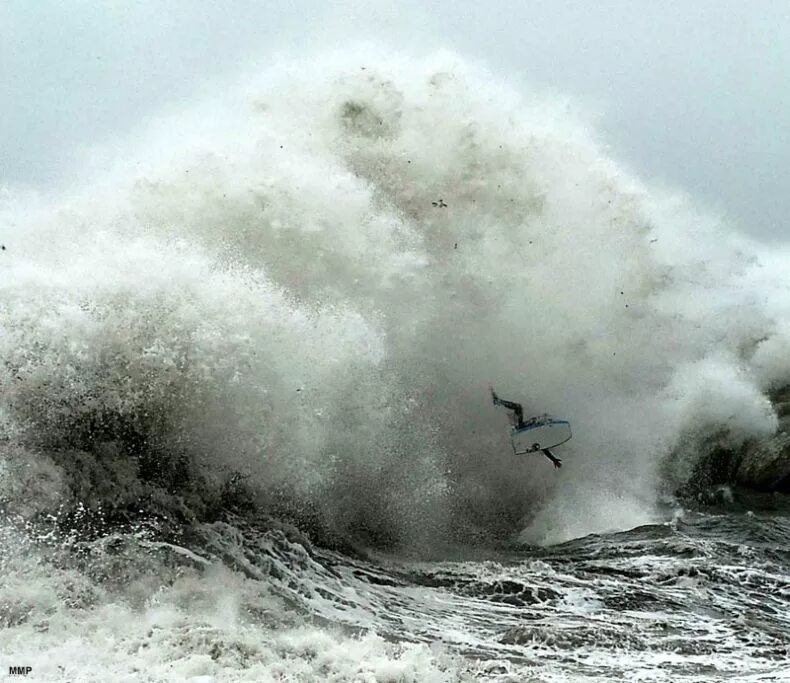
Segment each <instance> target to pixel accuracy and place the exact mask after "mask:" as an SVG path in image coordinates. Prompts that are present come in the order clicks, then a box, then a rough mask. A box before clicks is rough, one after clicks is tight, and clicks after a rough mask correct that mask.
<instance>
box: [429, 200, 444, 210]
mask: <svg viewBox="0 0 790 683" xmlns="http://www.w3.org/2000/svg"><path fill="white" fill-rule="evenodd" d="M431 206H436V207H438V208H440V209H446V208H447V204H446V203H445V201H444V199H441V198H440V199H439V201H438V202H431Z"/></svg>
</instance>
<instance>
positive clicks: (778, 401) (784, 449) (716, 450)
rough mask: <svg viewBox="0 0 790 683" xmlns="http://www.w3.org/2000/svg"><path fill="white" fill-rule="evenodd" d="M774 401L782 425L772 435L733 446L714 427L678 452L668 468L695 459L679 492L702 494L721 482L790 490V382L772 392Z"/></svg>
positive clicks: (678, 466)
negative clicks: (687, 447) (789, 384)
mask: <svg viewBox="0 0 790 683" xmlns="http://www.w3.org/2000/svg"><path fill="white" fill-rule="evenodd" d="M771 401H772V402H773V404H774V407H775V408H776V412H777V414H778V415H779V428H778V430H777V432H776V434H774V435H773V436H770V437H768V438H766V439H760V440H757V441H750V442H747V443H745V444H744V445H743V446H741V447H738V448H732V447H731V446H730V445H728V441H727V439H726V437H725V436H724V435H722V434H716V433H715V432H714V431H711V432H709V433H708V435H707V436H705V437H701V438H700V439H699V440H695V444H694V445H690V446H689V448H690V450H689V449H684V452H678V453H675V454H674V457H673V458H670V463H669V464H670V468H668V470H667V472H670V470H672V471H674V472H675V473H677V472H678V471H682V470H683V467H682V465H681V463H682V462H689V461H691V462H696V464H695V465H694V467H693V470H692V471H691V472H687V473H686V475H685V476H683V479H684V480H685V481H683V482H682V484H681V486H680V488H679V490H678V493H680V494H681V495H693V496H699V495H700V494H706V493H707V492H709V491H710V489H711V487H716V486H718V485H721V484H732V485H736V486H740V487H743V488H748V489H753V490H756V491H769V492H779V493H790V386H787V387H783V388H782V389H781V390H779V391H776V392H774V393H772V395H771ZM700 453H702V455H701V456H700V455H699V454H700ZM669 479H670V481H671V480H673V479H675V481H677V479H676V478H674V477H671V476H670V477H669Z"/></svg>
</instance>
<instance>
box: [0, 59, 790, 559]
mask: <svg viewBox="0 0 790 683" xmlns="http://www.w3.org/2000/svg"><path fill="white" fill-rule="evenodd" d="M99 156H103V158H104V159H105V161H104V162H101V163H100V164H99V167H100V169H101V170H100V172H92V173H91V175H90V177H86V178H85V179H84V180H83V181H81V182H79V183H77V184H75V187H74V188H73V189H72V190H71V191H70V192H68V193H67V194H64V195H62V196H58V197H56V198H40V199H39V200H36V201H32V200H29V199H25V200H23V199H21V198H19V197H18V196H16V195H15V194H14V193H13V192H12V191H8V192H6V195H5V198H4V202H3V209H2V212H3V219H4V220H3V221H2V225H3V227H2V228H0V238H1V239H2V242H3V244H4V245H5V246H6V250H4V251H3V252H0V258H2V263H0V283H2V300H1V301H0V325H1V326H2V329H1V330H0V331H1V333H2V334H1V335H0V355H2V358H3V364H2V366H1V367H0V386H1V387H2V399H0V421H1V422H2V429H3V435H4V436H3V444H2V448H3V451H4V454H5V462H6V466H5V475H4V477H5V479H4V482H3V487H4V488H3V495H4V499H5V500H6V501H7V503H6V507H7V508H8V509H14V510H17V511H19V510H23V511H24V515H25V517H26V519H33V518H35V517H36V515H41V514H47V513H51V512H52V511H53V510H55V509H59V507H60V506H63V505H65V506H67V507H69V506H70V507H72V508H73V507H74V506H75V505H76V504H77V503H79V504H81V505H83V506H85V507H86V508H87V509H89V510H91V511H92V512H94V513H96V512H97V510H99V508H101V510H102V511H103V512H102V514H103V515H105V516H107V515H109V516H110V517H113V516H114V517H113V519H122V520H127V521H128V520H130V519H132V518H134V517H135V515H137V514H138V512H137V511H136V510H137V509H138V508H139V500H140V499H141V497H146V500H147V501H150V502H148V503H146V505H150V506H151V508H149V509H147V510H146V512H147V513H150V512H151V509H153V510H155V511H157V512H158V513H161V514H163V515H164V514H165V513H167V514H173V513H174V508H178V509H179V510H180V512H179V514H181V516H182V517H183V518H184V519H190V518H191V517H190V515H196V516H197V517H198V518H203V517H206V516H211V515H212V514H216V511H217V510H218V509H222V507H223V506H224V505H225V504H226V503H227V501H228V500H230V499H231V498H233V499H234V500H236V502H238V500H237V499H238V498H239V496H241V494H240V493H239V491H240V490H241V489H243V490H244V495H243V498H244V500H245V501H246V504H247V505H250V506H252V507H254V508H255V509H258V510H266V511H268V512H270V513H274V514H275V515H277V516H283V515H285V516H287V517H288V518H289V519H292V520H295V521H296V522H297V523H298V524H299V525H302V526H305V525H306V526H309V527H310V528H311V529H314V530H315V529H318V530H321V532H322V533H324V534H326V535H328V536H331V537H334V538H343V539H349V538H350V539H355V540H358V541H361V542H363V543H366V544H373V545H381V546H386V547H404V548H405V547H408V548H409V549H411V550H416V551H419V550H420V549H423V550H424V549H426V548H429V547H432V548H435V547H436V544H438V543H447V542H449V543H456V542H459V541H463V542H468V541H470V540H476V541H480V540H485V539H489V540H490V539H491V538H492V537H493V538H507V537H510V536H511V535H512V534H514V533H518V532H520V533H521V538H522V540H525V541H529V542H551V541H560V540H564V539H568V538H572V537H576V536H579V535H582V534H584V533H589V532H594V531H599V530H603V529H616V528H627V527H630V526H633V525H634V524H635V523H639V522H647V521H649V520H651V519H653V518H654V517H655V514H656V500H657V497H658V495H659V493H660V491H661V483H662V480H661V475H660V473H659V472H660V470H659V464H660V462H661V461H662V458H663V457H664V456H666V454H667V453H669V452H670V451H672V450H673V449H676V448H677V447H678V446H679V445H682V444H683V443H685V442H686V441H687V440H688V439H689V438H690V435H693V434H694V433H697V432H699V431H701V430H707V429H710V428H711V426H713V427H715V428H717V429H720V430H724V432H726V434H727V435H728V438H731V439H732V440H733V441H734V442H739V441H743V440H745V439H747V438H750V437H756V436H764V435H768V434H770V433H772V432H773V431H774V430H775V429H776V425H777V418H776V416H775V414H774V411H773V409H772V407H771V404H770V401H769V400H768V399H767V397H766V391H768V390H769V389H770V388H771V387H772V386H775V385H776V384H777V383H778V382H782V381H787V379H788V378H790V361H788V356H787V354H786V353H784V350H786V348H787V345H788V343H790V341H789V340H790V334H788V328H787V325H786V323H785V322H782V320H783V319H782V315H784V314H785V313H786V307H787V300H788V298H787V295H786V291H785V290H784V289H783V288H782V286H781V284H780V283H781V279H780V278H779V277H778V276H777V275H776V273H777V272H780V267H779V265H774V261H776V262H777V263H778V259H776V258H775V257H774V259H773V261H772V260H771V258H763V257H762V256H761V255H760V254H758V253H757V250H756V248H755V247H753V246H752V245H749V244H748V243H747V242H746V241H745V240H743V239H740V238H738V237H736V236H735V235H732V234H730V233H728V232H726V231H725V230H724V229H723V228H722V226H721V225H720V224H719V223H718V222H717V221H716V220H714V219H712V218H710V217H707V216H705V215H702V214H701V213H699V212H697V211H695V210H694V209H693V208H691V207H690V206H689V205H688V203H687V202H686V201H685V200H684V199H683V198H681V197H678V196H675V195H671V194H668V193H662V192H656V191H652V190H650V189H649V188H646V187H645V186H643V185H642V184H640V183H639V182H638V181H636V180H635V179H634V178H632V177H630V176H629V175H628V173H627V172H626V171H624V170H623V169H622V168H621V167H619V166H618V165H617V164H616V163H614V162H613V161H612V160H611V159H609V158H608V157H607V155H606V152H605V149H604V148H603V147H602V146H601V145H600V144H599V143H597V142H596V141H595V139H594V136H593V135H592V134H591V133H590V132H589V131H588V129H587V128H586V127H585V125H584V124H583V123H582V122H580V121H578V120H576V119H575V118H574V117H573V116H572V115H571V114H569V113H568V112H567V106H566V105H565V104H564V103H562V102H556V101H552V100H547V99H540V98H536V97H533V96H529V97H526V96H522V95H520V94H518V93H516V92H515V91H513V90H511V89H509V88H508V87H507V86H506V85H504V84H498V83H497V82H496V81H495V79H493V78H492V77H491V76H490V74H487V73H485V72H483V71H481V70H479V69H477V68H476V67H474V66H471V65H469V64H466V63H464V62H463V61H462V60H461V59H459V58H458V57H455V56H453V55H447V54H441V55H437V56H434V57H431V58H427V59H422V60H410V59H407V58H403V57H397V56H393V55H386V54H371V53H369V52H368V53H362V52H359V53H353V54H351V55H350V56H349V54H346V55H344V56H338V55H324V56H322V57H321V59H319V60H315V61H313V62H298V63H285V62H284V63H282V64H279V65H277V66H274V67H272V69H271V70H270V71H268V72H267V73H265V74H263V75H261V76H258V77H256V78H253V79H250V80H248V81H246V82H244V83H243V84H242V85H240V86H239V87H237V88H234V89H231V90H230V92H229V93H226V94H224V95H221V96H217V97H216V99H214V100H212V101H205V102H202V103H200V104H199V105H196V106H194V107H192V108H185V109H184V110H183V111H180V112H178V113H177V114H172V115H170V116H168V117H164V118H163V119H162V120H159V121H157V122H155V123H153V124H151V126H150V127H149V128H148V129H147V130H146V131H145V132H144V133H142V134H140V136H139V139H135V140H132V141H130V142H129V143H128V144H126V145H119V146H118V148H116V149H107V150H103V151H102V152H101V154H99ZM108 159H109V161H107V160H108ZM102 164H103V165H102ZM785 319H786V318H785ZM489 382H492V383H493V384H495V385H496V387H497V389H498V391H499V393H500V394H501V395H503V396H507V397H509V398H510V397H512V398H514V399H520V400H523V401H524V403H525V405H526V406H527V411H528V412H529V411H534V412H536V413H537V412H544V411H547V412H551V413H554V414H559V415H564V416H568V417H569V418H570V419H571V420H572V422H573V424H574V431H575V437H574V439H573V441H572V442H571V443H570V444H569V446H568V447H567V448H565V449H564V451H563V453H564V455H565V460H566V467H565V468H564V469H563V470H562V472H561V476H555V475H554V473H553V472H551V471H549V470H550V468H549V467H548V463H545V462H529V463H521V462H519V463H514V461H513V458H512V454H511V452H510V451H509V445H508V436H507V428H506V421H505V417H504V415H503V414H502V413H501V411H499V412H498V411H497V409H495V408H494V407H493V406H491V405H490V400H489V398H488V394H487V390H486V387H487V384H488V383H489ZM31 491H33V493H32V494H31ZM234 496H235V498H234ZM175 498H178V501H179V502H178V504H177V505H176V504H175V503H174V502H173V501H174V499H175ZM569 500H572V501H573V504H572V505H568V501H569ZM179 506H180V507H179Z"/></svg>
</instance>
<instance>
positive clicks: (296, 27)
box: [0, 0, 790, 241]
mask: <svg viewBox="0 0 790 683" xmlns="http://www.w3.org/2000/svg"><path fill="white" fill-rule="evenodd" d="M354 39H363V40H365V39H366V40H375V39H380V40H384V41H385V42H386V43H387V44H388V45H389V46H390V47H403V48H404V49H406V50H410V51H424V50H426V49H431V48H434V47H450V48H454V49H456V50H458V51H459V52H460V53H461V54H463V55H468V56H470V57H473V58H475V59H479V60H483V61H484V62H486V63H487V64H488V65H489V66H490V67H491V68H492V69H493V70H494V71H497V72H499V73H501V74H503V76H505V77H506V78H509V79H511V80H513V79H515V80H522V81H523V82H524V83H525V84H529V85H535V86H539V87H540V88H548V89H551V90H555V91H558V92H562V93H565V94H569V95H571V96H573V97H575V98H577V99H579V100H580V101H581V102H583V103H585V105H586V106H588V107H589V108H590V110H591V111H593V112H598V113H600V114H601V118H600V124H599V129H600V130H601V132H602V133H603V137H604V139H605V140H606V141H608V142H609V143H610V145H611V147H612V153H613V155H614V156H615V157H616V158H618V159H621V160H623V161H625V162H626V163H627V164H628V165H629V166H630V167H631V168H633V169H634V170H635V171H636V172H637V173H638V174H639V175H640V176H641V177H643V178H645V179H647V180H651V179H656V180H659V181H663V182H665V183H667V184H669V185H671V186H676V187H680V188H682V189H685V190H686V191H688V192H689V193H690V194H691V195H692V196H694V197H696V198H697V200H698V201H699V202H700V203H701V204H703V205H708V206H710V207H713V208H715V209H719V210H721V211H723V212H725V213H727V214H728V215H729V217H730V219H731V220H732V221H733V222H734V223H735V224H737V225H739V226H740V227H741V228H742V229H744V230H745V231H747V232H749V233H750V234H752V235H755V236H758V237H763V238H770V239H776V240H783V241H784V240H786V239H788V238H790V220H789V219H788V216H790V187H789V186H788V185H789V184H788V181H787V176H786V174H787V173H788V166H790V3H788V2H787V1H786V0H776V1H769V0H762V1H750V2H746V1H745V0H694V1H693V2H692V1H689V0H686V1H684V2H681V1H680V0H662V1H661V2H652V1H649V0H617V1H609V2H606V1H605V0H602V1H599V2H592V1H589V2H582V1H579V2H570V1H567V0H566V1H562V0H557V1H554V2H551V1H549V0H544V1H542V2H535V1H529V0H521V1H516V0H500V1H498V2H487V3H482V2H468V1H466V0H456V1H454V2H453V1H449V0H443V1H442V2H433V3H431V2H413V1H408V2H402V3H399V4H397V5H395V4H392V3H388V4H384V3H376V2H361V1H360V2H343V3H326V2H320V3H319V2H310V1H307V0H297V1H294V2H290V3H287V2H264V1H260V0H259V1H253V0H233V1H227V2H221V1H219V0H214V1H211V2H210V1H207V0H205V1H204V0H138V1H137V2H132V1H129V2H121V1H120V0H105V1H104V2H99V1H93V2H90V1H88V0H71V1H67V0H36V2H31V1H30V0H5V1H4V2H2V3H0V105H1V106H0V182H5V183H8V184H30V185H34V186H40V187H46V186H48V185H51V184H53V183H57V182H60V181H62V180H63V179H64V178H67V177H68V176H69V174H70V172H72V167H73V165H74V163H75V159H76V158H77V155H78V154H79V152H80V150H81V149H83V148H84V147H86V146H88V145H90V144H92V143H95V142H101V141H102V140H103V139H105V138H107V137H109V136H114V135H121V136H122V135H123V134H124V132H125V131H127V130H129V129H130V128H132V127H133V126H135V125H136V124H138V123H139V122H140V121H142V120H144V119H145V118H146V117H148V116H152V115H155V114H156V113H157V111H158V110H159V109H160V108H161V107H163V106H165V105H167V104H168V103H169V102H172V101H174V100H178V99H183V98H187V97H192V96H195V95H196V94H202V93H204V92H206V90H208V89H210V88H211V87H212V82H214V81H216V80H218V79H221V78H222V77H223V76H224V75H229V74H233V73H234V72H235V71H237V70H239V69H240V67H241V66H242V65H246V64H249V63H250V62H252V61H255V60H259V59H263V60H265V58H266V56H267V55H268V54H271V53H272V52H273V51H274V50H280V49H292V50H295V51H298V50H300V49H303V48H308V47H309V48H315V47H319V46H321V45H323V44H326V45H328V46H332V47H335V46H337V45H338V44H340V45H342V44H343V43H344V42H348V41H349V40H354Z"/></svg>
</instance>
